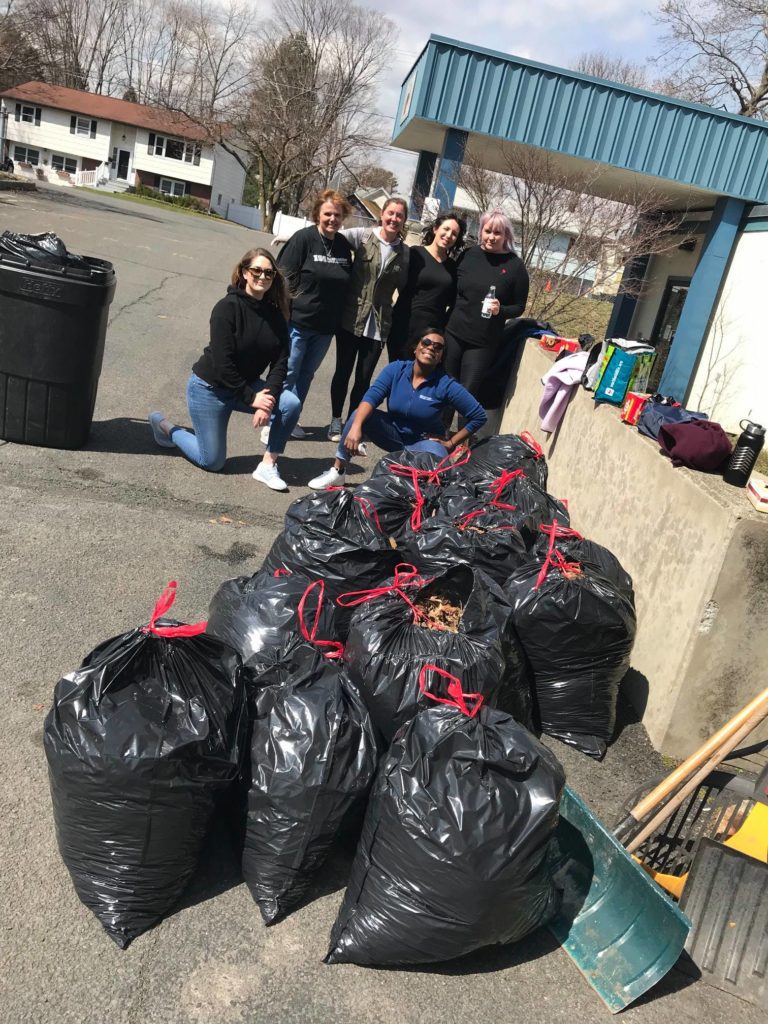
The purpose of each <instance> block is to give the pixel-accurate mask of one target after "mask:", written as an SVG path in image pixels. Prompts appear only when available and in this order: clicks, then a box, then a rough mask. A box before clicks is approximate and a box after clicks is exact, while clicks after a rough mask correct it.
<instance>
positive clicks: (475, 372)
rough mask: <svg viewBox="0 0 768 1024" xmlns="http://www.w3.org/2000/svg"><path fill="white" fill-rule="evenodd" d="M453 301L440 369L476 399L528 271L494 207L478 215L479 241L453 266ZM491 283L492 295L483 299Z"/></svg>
mask: <svg viewBox="0 0 768 1024" xmlns="http://www.w3.org/2000/svg"><path fill="white" fill-rule="evenodd" d="M456 278H457V280H456V302H455V304H454V307H453V310H452V312H451V315H450V317H449V319H448V324H447V326H446V329H445V341H446V353H445V369H446V372H447V373H449V374H450V375H451V376H452V377H455V378H456V380H458V381H459V382H460V383H461V384H462V385H463V386H464V387H465V388H466V389H467V391H469V393H470V394H471V395H472V396H473V397H474V398H476V399H477V400H478V401H479V402H480V403H481V404H482V390H481V389H482V384H483V382H484V380H485V379H486V377H487V375H488V373H489V371H490V369H491V366H492V365H493V363H494V362H495V360H496V356H497V355H498V350H499V346H500V345H501V341H502V332H503V330H504V324H505V322H506V321H507V320H510V319H512V317H516V316H520V315H521V314H522V312H523V310H524V309H525V304H526V302H527V301H528V272H527V270H526V269H525V267H524V266H523V261H522V260H521V259H520V257H519V256H518V255H517V253H516V252H515V249H514V229H513V227H512V221H511V220H510V219H509V217H508V216H507V214H506V213H505V212H504V211H503V210H502V209H499V208H496V209H493V210H486V212H485V213H484V214H483V215H482V217H481V218H480V243H479V244H478V245H473V246H472V247H471V248H470V249H466V250H465V251H464V252H463V253H462V254H461V256H460V257H459V261H458V265H457V268H456ZM492 287H493V289H494V292H495V297H494V298H493V299H488V294H489V292H490V290H491V288H492Z"/></svg>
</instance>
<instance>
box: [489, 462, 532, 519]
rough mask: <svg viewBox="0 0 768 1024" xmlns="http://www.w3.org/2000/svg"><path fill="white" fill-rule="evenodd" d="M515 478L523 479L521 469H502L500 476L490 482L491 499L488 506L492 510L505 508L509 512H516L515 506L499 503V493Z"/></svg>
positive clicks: (523, 475)
mask: <svg viewBox="0 0 768 1024" xmlns="http://www.w3.org/2000/svg"><path fill="white" fill-rule="evenodd" d="M517 477H523V479H525V472H524V471H523V470H522V469H503V470H502V471H501V475H500V476H498V477H496V479H495V480H493V481H492V482H491V494H492V495H493V498H492V500H491V502H490V504H491V505H492V506H493V507H494V508H505V509H507V510H508V511H510V512H515V511H516V510H517V505H507V504H505V503H504V502H503V501H499V495H500V494H501V492H502V491H503V490H504V488H505V487H506V486H507V484H509V483H511V482H512V481H513V480H515V479H516V478H517Z"/></svg>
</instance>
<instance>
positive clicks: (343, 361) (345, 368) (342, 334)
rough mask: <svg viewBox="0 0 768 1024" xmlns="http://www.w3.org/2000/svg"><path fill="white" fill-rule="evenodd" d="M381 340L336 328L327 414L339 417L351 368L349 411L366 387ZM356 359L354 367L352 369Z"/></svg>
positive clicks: (354, 407) (376, 358) (375, 361)
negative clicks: (353, 371)
mask: <svg viewBox="0 0 768 1024" xmlns="http://www.w3.org/2000/svg"><path fill="white" fill-rule="evenodd" d="M382 348H383V344H382V342H380V341H374V340H373V338H361V337H360V336H359V335H357V334H350V332H349V331H345V330H344V329H343V328H339V330H338V331H337V332H336V372H335V373H334V375H333V380H332V381H331V416H333V418H334V419H341V418H342V413H343V412H344V399H345V398H346V397H347V388H348V387H349V378H350V377H351V376H352V370H353V369H354V370H355V382H354V384H353V385H352V393H351V394H350V396H349V411H350V413H352V412H353V411H354V410H355V409H356V408H357V407H358V405H360V402H361V401H362V398H363V395H364V394H365V392H366V391H367V390H368V387H369V386H370V383H371V377H373V371H374V370H375V369H376V363H378V361H379V356H380V355H381V350H382ZM355 360H357V369H355Z"/></svg>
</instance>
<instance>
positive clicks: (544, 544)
mask: <svg viewBox="0 0 768 1024" xmlns="http://www.w3.org/2000/svg"><path fill="white" fill-rule="evenodd" d="M539 531H540V533H541V536H540V537H539V539H538V540H537V541H536V543H535V544H534V546H533V555H534V556H535V557H536V558H538V559H541V561H542V562H543V561H544V560H545V559H546V558H547V556H548V555H549V554H550V552H551V551H552V549H553V548H555V547H556V548H557V550H558V551H559V552H560V554H561V555H563V557H564V558H565V559H566V561H569V562H579V563H580V564H581V565H588V566H590V568H592V569H594V570H596V572H597V574H598V575H599V576H602V577H603V578H604V579H606V580H608V582H609V583H611V584H613V586H615V587H616V589H617V590H619V591H620V592H621V593H622V594H624V595H625V596H626V597H627V598H628V600H629V601H630V603H631V605H632V607H633V608H634V607H635V590H634V586H633V584H632V577H631V576H630V575H629V573H628V572H627V570H626V569H625V568H624V566H623V565H622V564H621V562H620V561H619V560H618V558H617V557H616V555H614V554H613V552H612V551H609V550H608V548H605V547H603V546H602V544H597V543H596V542H595V541H593V540H587V538H586V537H582V535H581V534H580V533H577V532H576V530H571V529H569V528H568V527H567V526H560V525H559V524H558V523H557V522H554V523H543V524H542V525H541V526H540V527H539Z"/></svg>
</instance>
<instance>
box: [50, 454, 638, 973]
mask: <svg viewBox="0 0 768 1024" xmlns="http://www.w3.org/2000/svg"><path fill="white" fill-rule="evenodd" d="M546 483H547V467H546V462H545V460H544V458H543V455H542V452H541V449H540V448H538V446H537V445H536V443H535V442H534V441H533V439H532V438H530V437H528V436H526V435H523V436H521V437H518V436H516V435H505V436H498V437H492V438H488V439H486V440H484V441H481V442H479V443H478V444H477V445H476V446H475V447H474V448H473V449H472V450H471V451H465V452H460V453H457V454H455V455H452V456H450V457H448V456H447V457H446V458H445V459H443V460H442V461H438V460H437V459H436V458H435V457H433V456H431V455H426V454H412V453H406V452H399V453H396V454H394V455H387V456H385V457H384V458H382V459H381V461H380V462H379V463H378V465H377V466H376V468H375V470H374V472H373V474H372V476H371V478H370V480H369V481H368V482H367V483H365V484H362V485H361V486H359V487H357V488H356V489H355V490H354V491H353V490H351V489H329V490H327V491H322V492H318V493H313V494H310V495H309V496H307V497H303V498H300V499H298V500H297V501H295V502H294V503H293V504H292V505H291V507H290V508H289V510H288V512H287V514H286V519H285V528H284V530H283V532H282V533H281V534H280V536H278V537H277V538H276V540H275V541H274V543H273V545H272V548H271V550H270V552H269V554H268V555H267V557H266V559H265V561H264V564H263V566H262V567H261V568H260V569H259V571H257V572H256V573H255V574H254V575H253V576H251V577H240V578H237V579H233V580H228V581H226V582H225V583H223V584H222V585H221V586H220V587H219V589H218V590H217V592H216V593H215V595H214V596H213V599H212V601H211V604H210V611H209V618H208V621H207V623H206V622H203V623H198V624H196V625H183V624H180V623H179V622H177V621H176V620H174V619H171V618H169V617H168V612H169V611H170V608H171V606H172V604H173V600H174V597H175V592H176V584H175V583H172V584H170V585H169V587H168V589H167V591H166V592H165V594H163V596H162V597H161V599H160V600H159V601H158V603H157V605H156V606H155V609H154V612H153V613H152V615H151V617H150V620H149V622H148V623H147V624H146V625H143V626H140V627H138V628H136V629H132V630H131V631H130V632H128V633H125V634H123V635H122V636H118V637H115V638H113V639H111V640H108V641H106V642H104V643H103V644H101V645H100V646H99V647H97V648H96V649H95V650H94V651H92V652H91V654H89V655H88V656H87V658H86V659H85V661H84V662H83V664H82V665H81V666H80V668H79V669H77V670H76V671H75V672H72V673H70V674H69V675H67V676H65V677H64V678H63V679H61V680H60V681H59V683H58V684H57V686H56V690H55V695H54V704H53V709H52V710H51V712H50V713H49V715H48V718H47V720H46V725H45V749H46V754H47V757H48V765H49V775H50V783H51V792H52V799H53V810H54V818H55V823H56V830H57V836H58V841H59V848H60V851H61V854H62V857H63V859H64V862H65V864H66V866H67V868H68V869H69V872H70V874H71V876H72V881H73V883H74V885H75V889H76V891H77V894H78V896H79V897H80V899H81V900H82V902H83V903H84V904H85V905H86V906H88V907H90V909H91V910H92V911H93V912H94V913H95V914H96V916H97V917H98V918H99V920H100V921H101V923H102V925H103V926H104V928H105V930H106V931H107V933H108V935H109V936H110V937H111V938H112V939H113V940H114V941H115V942H116V943H117V944H118V946H120V947H121V948H124V947H125V946H127V945H128V944H129V943H130V942H131V941H132V940H133V939H134V938H135V937H136V936H138V935H140V934H141V933H142V932H144V931H145V930H146V929H148V928H150V927H152V925H153V924H155V923H156V922H158V921H159V920H160V919H162V918H163V917H164V916H165V915H166V914H168V913H170V912H171V911H172V910H173V909H174V907H175V905H176V904H177V903H178V901H179V899H180V897H181V895H182V893H183V892H184V890H185V888H186V886H187V885H188V883H189V882H190V880H191V878H192V876H193V875H194V874H195V871H196V869H197V867H198V865H199V863H200V860H201V855H202V851H203V846H204V844H205V842H206V839H207V837H208V835H209V833H210V830H211V828H212V823H213V821H214V814H220V813H222V808H223V809H224V813H226V814H228V815H230V816H231V818H232V819H233V821H234V822H236V823H237V824H239V825H241V828H240V832H239V835H240V844H239V849H240V851H241V855H242V872H243V877H244V880H245V882H246V884H247V886H248V888H249V890H250V892H251V894H252V896H253V898H254V900H255V902H256V903H257V904H258V907H259V910H260V912H261V915H262V917H263V920H264V922H265V923H266V924H272V923H274V922H277V921H279V920H280V919H281V918H283V917H284V916H285V915H286V914H288V913H290V912H291V911H292V910H293V909H294V908H296V907H297V906H298V905H300V904H301V902H302V901H304V900H305V899H306V898H307V895H308V893H309V892H310V890H311V887H312V885H313V883H314V881H315V880H316V878H317V875H318V872H319V871H320V869H321V867H322V865H323V863H324V861H325V860H326V858H327V857H328V855H329V854H330V852H331V850H332V849H333V847H334V844H335V843H336V842H337V841H338V839H339V837H340V836H345V837H346V838H347V840H348V839H349V837H350V836H351V837H352V839H353V841H354V842H355V843H356V852H355V854H354V858H353V862H352V867H351V872H350V878H349V882H348V886H347V890H346V895H345V897H344V901H343V904H342V907H341V910H340V912H339V916H338V919H337V921H336V923H335V925H334V927H333V931H332V934H331V939H330V947H329V950H328V952H327V955H326V961H327V962H328V963H341V962H353V963H357V964H368V965H380V966H386V965H397V964H424V963H428V962H439V961H444V960H448V959H451V958H454V957H459V956H462V955H465V954H467V953H470V952H472V951H473V950H476V949H479V948H481V947H484V946H488V945H491V944H494V943H507V942H512V941H515V940H518V939H520V938H522V937H523V936H524V935H526V934H528V933H529V932H530V931H532V930H533V929H535V928H537V927H539V926H541V925H542V924H544V923H546V922H547V921H548V920H549V919H550V918H551V916H552V915H553V914H554V913H555V912H556V910H557V906H558V900H559V893H558V891H557V889H556V887H555V884H554V881H553V862H554V859H555V854H554V851H553V836H554V831H555V828H556V825H557V821H558V809H559V804H560V798H561V794H562V790H563V786H564V783H565V777H564V772H563V769H562V767H561V765H560V764H559V762H558V761H557V759H556V757H555V756H554V754H553V753H552V752H551V751H550V750H549V749H548V748H547V747H545V746H544V745H543V744H542V743H541V742H540V741H539V740H538V739H537V734H540V733H541V732H544V733H546V734H548V735H551V736H554V737H556V738H558V739H559V740H561V741H563V742H565V743H568V744H570V745H572V746H574V747H576V748H577V749H579V750H581V751H583V752H584V753H586V754H588V755H590V756H591V757H594V758H600V757H602V756H603V754H604V753H605V749H606V744H607V743H608V742H609V741H610V738H611V735H612V732H613V728H614V719H615V708H616V697H617V692H618V687H619V684H620V682H621V679H622V677H623V675H624V674H625V672H626V670H627V668H628V666H629V657H630V652H631V649H632V642H633V639H634V632H635V614H634V597H633V591H632V581H631V579H630V577H629V576H628V575H627V573H626V572H625V571H624V569H623V568H622V566H621V565H620V563H619V562H618V560H617V559H616V558H615V557H614V556H613V555H612V554H611V553H610V552H609V551H607V550H606V549H605V548H603V547H601V546H600V545H598V544H595V543H593V542H591V541H589V540H587V539H585V538H583V537H582V536H581V535H580V534H578V533H577V532H576V531H575V530H572V529H571V527H570V520H569V515H568V509H567V505H566V503H564V502H562V501H558V500H556V499H555V498H553V497H552V496H551V495H550V494H548V493H547V491H546V489H545V488H546Z"/></svg>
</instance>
